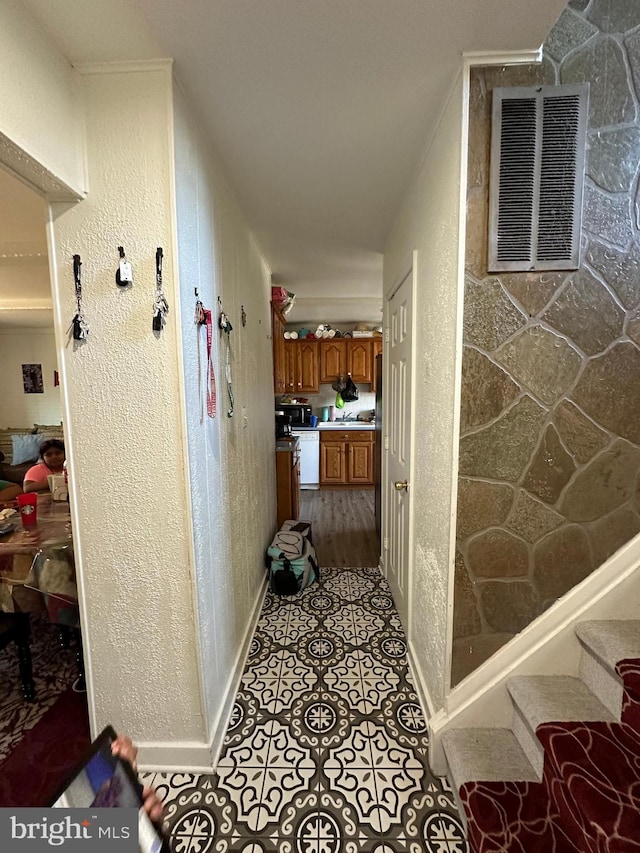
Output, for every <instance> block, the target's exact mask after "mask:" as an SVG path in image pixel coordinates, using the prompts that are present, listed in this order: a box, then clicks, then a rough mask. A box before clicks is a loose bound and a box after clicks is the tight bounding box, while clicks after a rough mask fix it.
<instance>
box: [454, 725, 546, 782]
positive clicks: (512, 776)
mask: <svg viewBox="0 0 640 853" xmlns="http://www.w3.org/2000/svg"><path fill="white" fill-rule="evenodd" d="M442 746H443V748H444V752H445V755H446V757H447V764H448V766H449V772H450V773H451V781H452V783H453V786H454V790H456V791H459V790H460V787H461V786H462V785H464V784H465V783H466V782H540V776H539V775H538V774H537V773H536V772H535V770H534V768H533V767H532V765H531V762H530V761H529V759H528V758H527V756H526V755H525V753H524V752H523V750H522V747H521V746H520V744H519V743H518V740H517V738H516V736H515V735H514V733H513V732H512V731H511V729H450V730H449V731H447V732H445V733H444V734H443V736H442Z"/></svg>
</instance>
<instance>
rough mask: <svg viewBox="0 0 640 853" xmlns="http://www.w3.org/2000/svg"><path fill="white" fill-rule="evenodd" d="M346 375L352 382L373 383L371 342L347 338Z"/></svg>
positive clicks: (364, 339) (370, 340)
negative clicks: (349, 375) (349, 376)
mask: <svg viewBox="0 0 640 853" xmlns="http://www.w3.org/2000/svg"><path fill="white" fill-rule="evenodd" d="M347 365H348V366H347V373H350V374H351V378H352V379H353V381H354V382H356V383H357V382H368V383H369V384H371V383H372V382H373V340H372V339H371V338H349V339H348V340H347Z"/></svg>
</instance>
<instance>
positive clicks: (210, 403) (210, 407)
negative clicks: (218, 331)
mask: <svg viewBox="0 0 640 853" xmlns="http://www.w3.org/2000/svg"><path fill="white" fill-rule="evenodd" d="M204 319H205V323H206V326H207V414H208V415H209V417H210V418H215V416H216V408H217V406H216V374H215V371H214V369H213V360H212V358H211V349H212V345H213V323H212V320H211V311H208V310H206V309H205V311H204Z"/></svg>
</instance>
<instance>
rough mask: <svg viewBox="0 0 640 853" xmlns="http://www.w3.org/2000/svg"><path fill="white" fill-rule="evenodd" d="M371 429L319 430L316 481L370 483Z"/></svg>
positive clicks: (371, 478)
mask: <svg viewBox="0 0 640 853" xmlns="http://www.w3.org/2000/svg"><path fill="white" fill-rule="evenodd" d="M374 439H375V432H374V431H373V430H344V431H342V430H338V429H336V430H333V429H332V430H321V431H320V485H321V486H370V485H373V447H374Z"/></svg>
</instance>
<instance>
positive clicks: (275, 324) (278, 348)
mask: <svg viewBox="0 0 640 853" xmlns="http://www.w3.org/2000/svg"><path fill="white" fill-rule="evenodd" d="M284 328H285V319H284V316H283V314H282V312H281V311H280V309H279V308H278V306H277V305H274V303H273V302H272V303H271V343H272V345H273V392H274V394H284V393H286V384H285V355H284V345H285V339H284Z"/></svg>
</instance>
